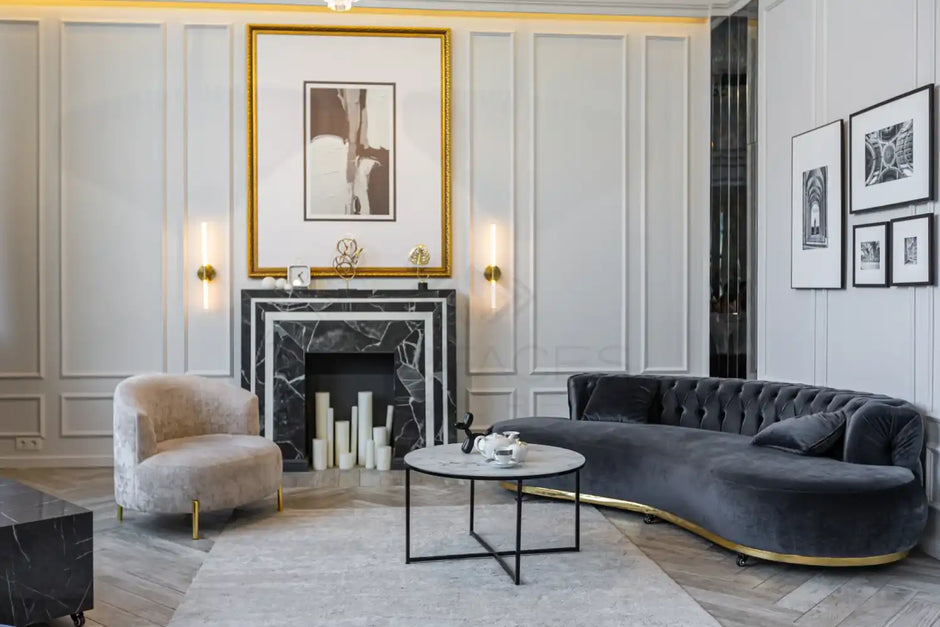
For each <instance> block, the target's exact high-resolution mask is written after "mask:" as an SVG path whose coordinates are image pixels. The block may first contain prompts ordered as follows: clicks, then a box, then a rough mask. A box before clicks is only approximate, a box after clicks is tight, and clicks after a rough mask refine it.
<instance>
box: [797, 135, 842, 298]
mask: <svg viewBox="0 0 940 627" xmlns="http://www.w3.org/2000/svg"><path fill="white" fill-rule="evenodd" d="M844 145H845V131H844V125H843V123H842V120H836V121H835V122H831V123H830V124H826V125H825V126H820V127H819V128H815V129H813V130H810V131H806V132H805V133H801V134H800V135H796V136H795V137H793V139H792V140H791V153H790V156H791V160H790V163H791V179H790V187H791V193H790V221H791V225H790V249H791V254H790V287H792V288H793V289H841V288H843V287H845V255H844V254H843V251H844V247H843V241H844V235H845V229H844V213H845V211H844V208H845V204H844V190H845V186H844V183H843V182H844V180H845V170H844V167H843V158H842V150H843V148H842V147H843V146H844Z"/></svg>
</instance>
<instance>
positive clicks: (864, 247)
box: [852, 222, 891, 287]
mask: <svg viewBox="0 0 940 627" xmlns="http://www.w3.org/2000/svg"><path fill="white" fill-rule="evenodd" d="M890 230H891V224H890V223H889V222H876V223H874V224H856V225H855V227H854V229H853V237H852V241H853V245H852V249H853V254H852V262H853V268H852V285H854V286H855V287H887V286H888V281H889V278H890V267H891V241H890V239H889V232H890Z"/></svg>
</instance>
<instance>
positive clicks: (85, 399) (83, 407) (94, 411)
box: [59, 392, 114, 438]
mask: <svg viewBox="0 0 940 627" xmlns="http://www.w3.org/2000/svg"><path fill="white" fill-rule="evenodd" d="M113 400H114V394H99V393H95V392H80V393H71V394H61V395H60V396H59V437H61V438H110V437H111V436H112V435H113V428H112V426H111V425H112V412H113V409H112V403H113Z"/></svg>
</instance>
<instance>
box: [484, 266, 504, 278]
mask: <svg viewBox="0 0 940 627" xmlns="http://www.w3.org/2000/svg"><path fill="white" fill-rule="evenodd" d="M501 276H503V271H502V270H500V269H499V266H486V269H485V270H483V278H485V279H486V280H487V281H499V278H500V277H501Z"/></svg>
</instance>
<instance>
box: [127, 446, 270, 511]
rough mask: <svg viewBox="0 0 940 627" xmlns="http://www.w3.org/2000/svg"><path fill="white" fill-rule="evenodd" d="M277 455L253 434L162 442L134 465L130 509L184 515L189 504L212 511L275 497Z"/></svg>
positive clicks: (189, 507)
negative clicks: (134, 496) (134, 495)
mask: <svg viewBox="0 0 940 627" xmlns="http://www.w3.org/2000/svg"><path fill="white" fill-rule="evenodd" d="M281 465H282V464H281V451H280V449H279V448H278V446H277V445H276V444H274V443H273V442H271V441H270V440H267V439H265V438H263V437H260V436H257V435H231V434H224V433H218V434H210V435H197V436H191V437H184V438H175V439H172V440H164V441H163V442H159V443H158V444H157V446H156V452H155V453H154V454H153V455H151V456H150V457H148V458H147V459H145V460H144V461H142V462H141V463H140V464H139V465H138V466H137V488H138V489H137V496H138V499H139V500H138V502H137V503H136V504H135V505H136V506H132V507H133V509H136V510H139V511H150V512H159V513H163V514H174V513H179V514H184V513H187V512H189V511H190V510H191V508H192V502H193V500H198V501H199V506H200V509H202V510H203V511H212V510H218V509H228V508H233V507H238V506H239V505H243V504H245V503H250V502H252V501H257V500H261V499H263V498H266V497H268V496H271V495H272V494H274V493H275V492H276V491H277V489H278V487H279V486H280V483H281Z"/></svg>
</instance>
